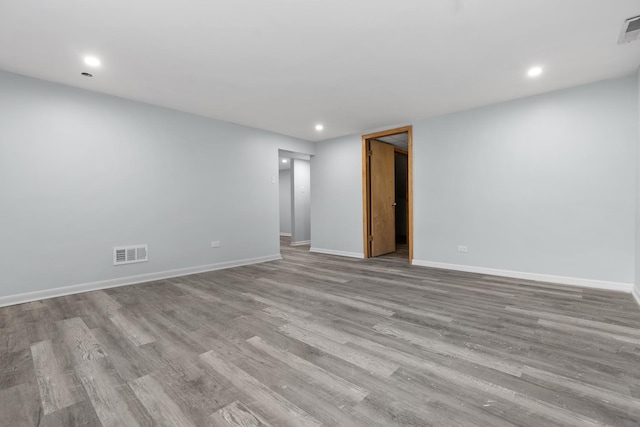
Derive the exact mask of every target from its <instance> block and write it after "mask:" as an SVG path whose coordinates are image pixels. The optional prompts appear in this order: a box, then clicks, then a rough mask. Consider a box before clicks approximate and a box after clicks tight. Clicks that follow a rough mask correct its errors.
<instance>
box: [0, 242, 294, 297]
mask: <svg viewBox="0 0 640 427" xmlns="http://www.w3.org/2000/svg"><path fill="white" fill-rule="evenodd" d="M280 259H282V256H281V255H280V254H276V255H268V256H264V257H258V258H248V259H242V260H237V261H227V262H220V263H216V264H208V265H201V266H196V267H187V268H178V269H175V270H166V271H160V272H157V273H148V274H140V275H136V276H127V277H120V278H117V279H109V280H101V281H98V282H91V283H83V284H79V285H72V286H64V287H61V288H55V289H47V290H43V291H35V292H28V293H24V294H17V295H9V296H5V297H0V307H5V306H9V305H15V304H23V303H26V302H31V301H38V300H42V299H47V298H55V297H61V296H65V295H73V294H79V293H82V292H90V291H97V290H99V289H108V288H117V287H119V286H127V285H135V284H139V283H145V282H153V281H155V280H162V279H170V278H172V277H179V276H188V275H190V274H198V273H206V272H207V271H214V270H222V269H225V268H232V267H241V266H243V265H251V264H259V263H262V262H268V261H276V260H280Z"/></svg>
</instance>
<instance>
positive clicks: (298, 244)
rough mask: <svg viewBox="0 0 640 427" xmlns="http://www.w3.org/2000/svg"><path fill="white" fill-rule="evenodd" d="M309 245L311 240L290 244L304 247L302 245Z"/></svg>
mask: <svg viewBox="0 0 640 427" xmlns="http://www.w3.org/2000/svg"><path fill="white" fill-rule="evenodd" d="M310 244H311V240H301V241H299V242H291V246H304V245H310Z"/></svg>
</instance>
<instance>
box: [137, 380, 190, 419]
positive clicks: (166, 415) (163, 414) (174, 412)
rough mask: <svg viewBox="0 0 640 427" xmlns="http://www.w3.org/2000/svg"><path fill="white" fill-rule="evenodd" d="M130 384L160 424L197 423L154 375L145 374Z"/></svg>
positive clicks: (152, 416)
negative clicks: (168, 393) (186, 413)
mask: <svg viewBox="0 0 640 427" xmlns="http://www.w3.org/2000/svg"><path fill="white" fill-rule="evenodd" d="M129 386H130V387H131V389H132V390H133V392H134V393H135V395H136V396H138V399H139V400H140V402H142V404H143V405H144V407H145V408H146V409H147V412H149V415H150V416H151V418H153V420H154V422H155V424H156V425H159V426H167V427H169V426H181V427H191V426H195V424H194V423H193V422H192V421H191V419H190V418H188V417H187V416H186V415H185V414H184V413H183V412H182V410H181V409H180V407H179V406H178V405H176V403H175V402H174V401H173V400H172V399H171V398H170V397H169V396H168V395H167V393H165V391H164V389H163V387H162V384H161V383H160V382H158V381H157V380H156V379H155V378H153V376H151V375H145V376H144V377H141V378H138V379H137V380H133V381H129Z"/></svg>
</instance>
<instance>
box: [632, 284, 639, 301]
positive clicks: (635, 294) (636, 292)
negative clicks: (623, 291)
mask: <svg viewBox="0 0 640 427" xmlns="http://www.w3.org/2000/svg"><path fill="white" fill-rule="evenodd" d="M631 294H632V295H633V297H634V298H635V299H636V302H637V303H638V305H640V284H638V285H636V286H634V287H633V289H632V290H631Z"/></svg>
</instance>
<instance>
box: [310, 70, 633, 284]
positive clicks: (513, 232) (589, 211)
mask: <svg viewBox="0 0 640 427" xmlns="http://www.w3.org/2000/svg"><path fill="white" fill-rule="evenodd" d="M637 122H638V117H637V83H636V77H635V76H629V77H625V78H620V79H614V80H608V81H603V82H599V83H596V84H591V85H586V86H580V87H575V88H572V89H568V90H563V91H558V92H553V93H548V94H545V95H540V96H535V97H529V98H524V99H520V100H516V101H512V102H507V103H501V104H497V105H493V106H488V107H483V108H479V109H475V110H471V111H466V112H461V113H456V114H451V115H447V116H442V117H438V118H434V119H431V120H425V121H420V122H416V123H414V124H413V125H414V128H413V174H414V260H416V261H422V262H432V263H441V264H450V265H451V264H453V265H460V266H478V267H484V268H492V269H499V270H508V271H517V272H527V273H537V274H544V275H551V276H561V277H570V278H579V279H590V280H593V281H603V282H616V283H627V284H630V283H633V281H634V247H635V238H634V229H635V209H636V208H635V198H636V197H635V191H636V190H635V181H636V178H635V174H636V164H635V158H636V144H637V138H636V134H637V126H638V124H637ZM312 166H313V170H312V177H313V182H314V183H317V185H315V187H314V199H313V205H312V224H313V228H312V248H313V247H319V248H322V249H324V250H327V251H329V252H330V251H335V252H341V251H344V252H352V253H357V252H359V253H362V187H361V185H362V178H361V173H362V166H361V140H360V135H351V136H347V137H343V138H338V139H334V140H328V141H323V142H319V143H318V144H317V145H316V156H315V157H314V158H313V163H312ZM458 245H465V246H467V247H468V252H467V253H461V252H458V251H457V247H458Z"/></svg>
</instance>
